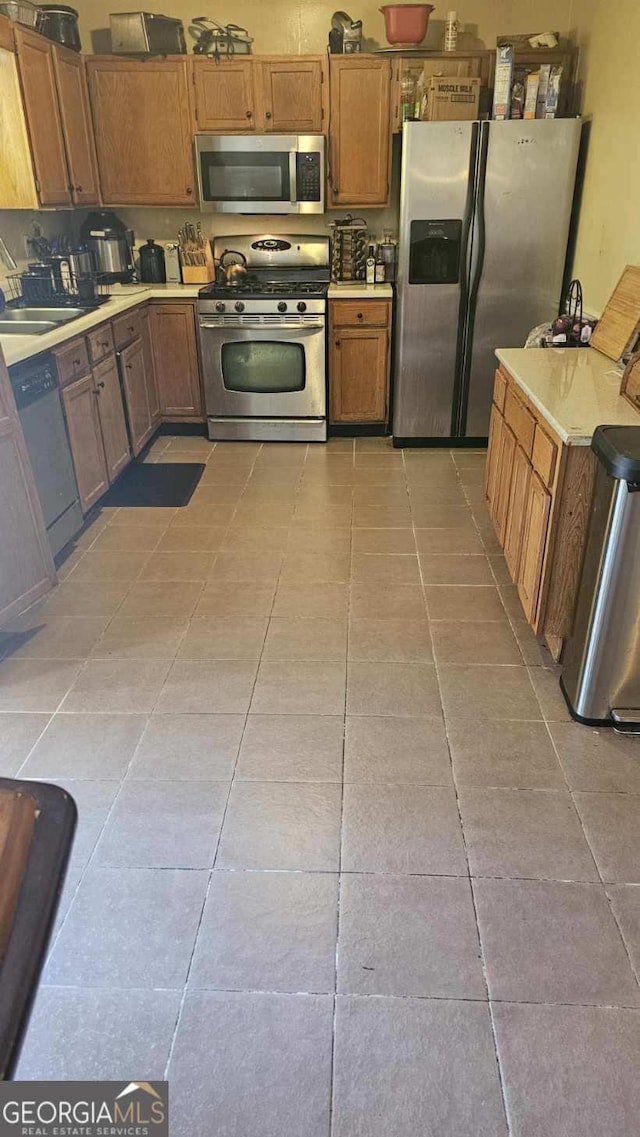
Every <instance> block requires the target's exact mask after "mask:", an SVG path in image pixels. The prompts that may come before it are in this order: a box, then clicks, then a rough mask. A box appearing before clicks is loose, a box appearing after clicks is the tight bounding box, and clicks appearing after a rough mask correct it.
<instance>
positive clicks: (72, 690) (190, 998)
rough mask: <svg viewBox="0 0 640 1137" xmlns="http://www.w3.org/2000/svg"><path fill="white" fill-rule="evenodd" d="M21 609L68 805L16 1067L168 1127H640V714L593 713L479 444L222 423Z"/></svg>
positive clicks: (5, 756) (41, 766)
mask: <svg viewBox="0 0 640 1137" xmlns="http://www.w3.org/2000/svg"><path fill="white" fill-rule="evenodd" d="M194 457H195V458H197V459H202V460H204V461H206V470H205V473H204V476H203V478H202V481H201V483H200V486H199V488H198V489H197V491H196V493H195V496H194V498H193V500H192V502H191V504H190V505H189V506H187V507H186V508H185V509H182V510H179V511H171V510H168V511H162V512H160V511H156V510H147V511H144V510H143V511H140V510H137V511H132V510H126V509H124V510H117V511H112V512H108V511H103V512H102V513H101V514H99V515H98V517H97V518H96V520H95V521H94V522H93V524H92V525H91V526H90V528H89V529H88V530H87V532H85V533H84V534H83V535H82V537H81V538H80V539H79V541H78V543H77V548H76V549H75V551H74V552H73V553H72V554H71V556H70V557H69V558H68V560H67V561H66V563H65V566H64V569H63V573H62V575H63V577H64V580H63V583H62V584H61V585H60V587H59V588H58V590H57V591H56V592H55V594H53V595H52V596H51V597H50V598H48V599H46V600H45V601H44V602H43V603H42V604H40V605H39V606H38V608H37V609H35V610H32V611H30V612H29V613H27V614H26V615H25V616H24V617H23V618H22V619H20V620H18V621H17V622H16V623H15V625H14V626H13V628H12V630H10V632H9V633H7V634H5V636H4V637H3V639H2V641H1V642H2V652H3V653H4V659H3V661H2V662H1V663H0V772H1V773H3V774H5V775H16V774H18V775H20V776H23V777H33V778H43V779H49V780H53V781H57V782H59V783H62V784H64V785H65V786H67V787H68V788H69V789H70V791H71V792H72V793H73V795H74V797H75V798H76V800H77V802H78V806H79V810H80V824H79V830H78V835H77V839H76V843H75V847H74V851H73V856H72V859H71V865H70V870H69V875H68V880H67V884H66V887H65V890H64V896H63V899H62V904H61V908H60V912H59V915H58V920H57V926H56V932H55V935H54V938H53V941H52V947H51V952H50V957H49V960H48V963H47V966H46V970H45V972H44V976H43V984H42V987H41V989H40V993H39V995H38V999H37V1002H36V1005H35V1009H34V1013H33V1017H32V1021H31V1027H30V1030H29V1033H28V1036H27V1039H26V1043H25V1047H24V1051H23V1055H22V1059H21V1062H20V1066H19V1069H18V1076H20V1077H22V1078H27V1079H30V1078H41V1079H44V1078H54V1079H59V1078H92V1077H99V1076H101V1077H111V1078H125V1079H127V1080H128V1079H130V1078H131V1077H134V1076H135V1077H144V1078H162V1077H163V1076H168V1077H169V1079H170V1082H171V1095H172V1107H173V1124H172V1129H171V1132H172V1135H173V1137H183V1135H184V1137H187V1134H188V1135H189V1137H205V1135H206V1137H211V1135H212V1134H215V1135H216V1137H283V1135H286V1137H294V1135H295V1137H329V1134H331V1135H332V1137H416V1135H417V1134H423V1133H424V1134H426V1133H430V1134H434V1135H437V1137H506V1134H508V1133H510V1134H511V1135H512V1137H602V1135H607V1137H608V1135H611V1137H613V1134H615V1135H616V1137H637V1134H638V1118H639V1117H640V1078H639V1077H638V1069H640V986H639V984H638V976H639V975H640V744H639V743H636V742H634V741H630V740H624V739H620V738H616V737H615V736H613V735H611V734H609V733H607V732H605V731H603V732H596V731H593V730H590V729H587V728H584V727H579V726H576V725H575V724H573V723H572V722H570V721H569V718H568V715H567V713H566V710H565V707H564V703H563V700H562V698H561V695H560V692H559V690H558V686H557V674H556V671H555V670H554V668H553V667H552V665H551V663H550V659H549V657H548V655H546V654H545V652H544V650H542V649H541V647H540V646H539V644H538V643H537V641H536V640H535V639H534V638H533V636H532V635H531V634H530V632H529V631H528V629H527V626H526V624H525V623H524V620H523V618H522V613H521V610H520V608H519V605H518V602H517V597H516V596H515V594H514V589H513V587H512V586H511V585H510V584H509V579H508V575H507V573H506V571H505V565H504V562H503V560H502V557H501V555H500V550H499V548H498V546H497V543H496V541H495V538H494V536H493V534H492V531H491V527H490V524H489V519H488V517H487V515H486V512H485V509H484V505H483V503H482V488H481V483H482V470H483V464H484V455H483V454H482V453H479V452H476V453H474V452H471V451H467V452H465V451H458V452H454V453H449V452H446V451H430V452H427V451H413V450H412V451H406V452H404V453H401V452H397V451H394V450H393V449H391V447H390V445H389V443H388V442H386V441H383V440H376V439H361V440H357V441H356V442H355V443H354V442H353V441H348V440H339V441H334V442H332V443H330V444H329V445H328V446H327V447H326V448H325V447H309V448H307V447H305V446H289V445H281V446H278V445H272V446H269V445H266V446H262V447H260V446H258V445H252V444H237V445H225V444H219V445H217V446H215V447H214V446H212V445H210V444H209V443H207V442H206V441H204V440H203V439H197V438H195V439H194V438H185V437H176V438H162V439H159V440H158V441H157V442H156V443H154V445H153V447H152V449H151V451H150V454H149V460H150V461H156V460H161V461H176V462H179V461H184V460H190V459H193V458H194Z"/></svg>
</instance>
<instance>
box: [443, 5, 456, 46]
mask: <svg viewBox="0 0 640 1137" xmlns="http://www.w3.org/2000/svg"><path fill="white" fill-rule="evenodd" d="M457 47H458V13H457V12H447V22H446V25H445V29H444V50H445V51H456V50H457Z"/></svg>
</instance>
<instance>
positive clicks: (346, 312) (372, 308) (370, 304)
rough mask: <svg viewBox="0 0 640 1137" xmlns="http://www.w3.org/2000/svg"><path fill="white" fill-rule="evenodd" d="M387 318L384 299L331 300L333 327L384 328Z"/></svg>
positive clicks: (386, 305) (387, 312) (386, 306)
mask: <svg viewBox="0 0 640 1137" xmlns="http://www.w3.org/2000/svg"><path fill="white" fill-rule="evenodd" d="M388 318H389V305H388V303H387V302H386V300H332V301H331V319H332V321H333V326H334V328H346V327H350V328H361V327H368V328H371V327H379V328H385V327H386V326H387V321H388Z"/></svg>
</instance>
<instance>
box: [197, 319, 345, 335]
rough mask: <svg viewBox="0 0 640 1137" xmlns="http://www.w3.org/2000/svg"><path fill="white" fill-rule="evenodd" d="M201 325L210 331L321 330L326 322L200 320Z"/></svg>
mask: <svg viewBox="0 0 640 1137" xmlns="http://www.w3.org/2000/svg"><path fill="white" fill-rule="evenodd" d="M199 324H200V327H201V328H204V329H205V330H206V331H209V332H298V333H300V332H320V331H323V330H324V324H323V323H321V322H320V321H318V323H317V324H207V323H206V321H205V320H200V321H199Z"/></svg>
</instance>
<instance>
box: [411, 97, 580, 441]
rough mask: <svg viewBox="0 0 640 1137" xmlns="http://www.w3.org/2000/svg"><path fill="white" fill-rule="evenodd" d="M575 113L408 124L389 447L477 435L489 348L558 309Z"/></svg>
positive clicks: (512, 341)
mask: <svg viewBox="0 0 640 1137" xmlns="http://www.w3.org/2000/svg"><path fill="white" fill-rule="evenodd" d="M580 131H581V122H580V120H579V119H555V120H549V121H546V120H543V119H541V120H533V121H531V122H529V121H527V122H524V121H509V122H409V123H405V125H404V128H403V137H402V180H401V192H400V248H399V254H398V277H397V315H396V335H395V358H394V364H395V367H394V370H395V387H394V409H393V436H394V443H395V444H396V445H401V444H403V443H404V442H407V443H411V442H414V443H419V442H420V441H424V443H426V444H428V443H429V442H432V443H434V444H437V443H439V442H440V443H442V442H443V441H444V440H447V439H451V440H454V441H455V440H458V441H460V442H462V440H466V441H467V443H468V442H469V440H471V439H484V438H486V436H487V432H488V428H489V412H490V408H491V393H492V390H493V379H494V373H495V366H496V361H495V356H494V350H495V348H497V347H523V346H524V342H525V339H526V336H527V334H528V333H529V331H530V330H531V328H533V327H535V326H536V324H540V323H543V322H544V321H545V320H549V319H552V318H554V317H555V316H556V315H557V310H558V304H559V302H560V298H561V291H562V280H563V273H564V265H565V257H566V250H567V240H568V235H569V224H570V219H571V209H572V204H573V191H574V183H575V176H576V165H577V160H578V149H579V144H580Z"/></svg>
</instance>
